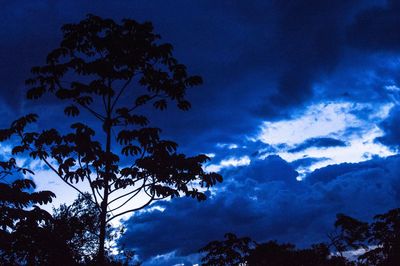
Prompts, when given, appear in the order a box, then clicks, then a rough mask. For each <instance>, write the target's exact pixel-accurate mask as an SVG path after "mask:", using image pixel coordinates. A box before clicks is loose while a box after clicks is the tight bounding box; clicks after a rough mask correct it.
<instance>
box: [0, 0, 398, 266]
mask: <svg viewBox="0 0 400 266" xmlns="http://www.w3.org/2000/svg"><path fill="white" fill-rule="evenodd" d="M0 12H1V16H0V23H1V29H0V39H1V41H0V49H1V53H0V68H1V69H0V81H1V83H0V88H1V90H0V93H1V99H0V100H1V108H0V117H1V119H0V126H1V127H6V126H7V125H8V124H9V123H10V122H11V121H12V120H14V118H15V117H17V116H20V115H23V114H25V113H28V112H39V111H40V112H41V116H40V122H39V123H40V125H44V126H45V125H54V124H56V125H57V126H58V127H60V128H62V127H63V126H64V124H63V123H62V121H63V120H62V119H61V120H60V117H62V111H61V112H59V110H62V109H60V108H61V107H59V106H57V104H51V105H49V104H48V103H46V101H38V102H31V101H27V100H25V93H26V87H25V85H24V80H25V79H27V78H28V77H29V75H30V74H29V71H30V68H31V67H32V66H35V65H40V64H43V63H44V60H45V58H46V55H47V53H48V52H49V51H51V50H52V49H53V48H55V47H57V46H58V44H59V42H60V40H61V37H62V36H61V31H60V27H61V26H62V25H63V24H65V23H73V22H79V21H80V20H82V19H83V18H85V16H86V14H88V13H91V14H95V15H98V16H101V17H106V18H112V19H114V20H116V21H120V20H121V19H123V18H131V19H135V20H137V21H139V22H144V21H151V22H152V23H153V25H154V28H155V32H156V33H159V34H160V35H161V37H162V39H161V40H162V41H163V42H169V43H171V44H172V45H173V46H174V56H175V57H176V58H178V59H179V61H180V62H182V63H184V64H185V65H186V66H187V67H188V71H189V73H191V74H198V75H200V76H202V77H203V79H204V84H203V85H202V86H199V87H195V88H193V89H191V90H190V91H189V92H188V99H189V100H190V101H191V103H192V109H191V110H189V111H187V112H182V111H179V110H177V109H174V108H171V109H168V110H167V111H164V112H160V111H154V112H152V115H151V117H150V119H151V123H152V124H154V125H156V126H158V127H160V128H162V129H163V131H162V134H163V136H165V137H166V138H169V139H173V140H174V141H176V142H177V143H179V151H181V152H184V153H186V154H191V155H194V154H198V153H204V154H207V155H208V156H209V157H211V158H212V160H211V161H210V162H209V163H208V164H206V165H205V166H204V167H205V169H207V170H209V171H215V172H218V173H220V174H221V175H222V176H223V177H224V181H223V182H222V183H221V184H218V185H217V186H215V187H213V188H212V189H211V190H210V191H209V192H208V194H209V198H208V199H207V200H206V201H204V202H200V203H199V202H197V201H195V200H193V199H190V198H178V199H174V200H169V201H162V202H157V204H153V205H151V206H150V208H148V209H146V210H144V211H141V212H137V213H135V214H134V215H133V216H132V217H130V218H129V217H125V220H122V221H121V222H122V223H123V224H124V225H125V226H126V228H127V233H126V234H125V236H124V237H123V239H122V240H121V243H122V242H123V243H124V244H125V245H126V246H127V247H130V248H134V249H135V250H136V251H137V253H138V255H139V256H140V258H141V259H142V260H143V261H144V262H145V263H144V264H143V265H145V266H156V265H175V264H177V265H193V264H195V263H197V262H198V255H197V251H198V249H199V248H201V247H203V246H204V245H205V244H207V243H208V242H210V241H212V240H216V239H222V238H223V235H224V234H225V233H227V232H233V233H235V234H237V235H238V236H249V237H251V238H252V239H254V240H256V241H267V240H271V239H276V240H278V241H290V242H293V243H295V244H296V245H298V246H300V247H306V246H308V245H310V244H313V243H317V242H322V241H327V238H326V235H327V233H329V232H331V231H332V230H333V228H334V227H333V223H334V221H335V216H336V214H337V213H345V214H347V215H350V216H354V217H357V218H359V219H363V220H368V219H370V218H371V217H373V215H375V214H378V213H383V212H385V211H387V210H389V209H391V208H395V207H398V206H399V201H400V156H399V154H398V148H399V144H400V128H399V127H398V125H399V124H400V107H399V103H400V1H399V0H389V1H378V0H371V1H369V0H363V1H361V0H360V1H352V0H336V1H321V0H308V1H307V0H297V1H289V0H287V1H278V0H277V1H261V0H260V1H211V0H203V1H200V0H199V1H184V0H182V1H179V0H174V1H161V0H160V1H145V0H143V1H52V0H48V1H39V0H38V1H2V8H1V11H0ZM44 110H46V111H45V112H43V111H44ZM60 121H61V122H60ZM0 153H1V155H2V156H8V155H9V153H10V148H9V147H7V146H5V145H3V146H1V151H0ZM18 160H19V162H20V163H22V164H26V165H29V166H30V167H33V168H34V170H35V172H36V173H37V174H36V175H35V177H34V180H35V182H36V183H37V184H38V189H49V190H52V191H54V192H55V193H56V195H57V199H56V201H55V202H53V204H54V206H57V205H58V204H60V203H63V202H71V201H72V200H73V199H74V198H76V194H74V192H73V191H71V190H68V189H67V188H66V187H64V185H62V183H61V182H60V181H59V180H57V177H55V176H53V175H52V174H51V173H50V171H48V170H47V169H46V168H45V167H43V166H42V165H39V164H35V163H34V162H31V161H29V159H28V158H23V157H21V158H18ZM49 208H51V206H50V207H49Z"/></svg>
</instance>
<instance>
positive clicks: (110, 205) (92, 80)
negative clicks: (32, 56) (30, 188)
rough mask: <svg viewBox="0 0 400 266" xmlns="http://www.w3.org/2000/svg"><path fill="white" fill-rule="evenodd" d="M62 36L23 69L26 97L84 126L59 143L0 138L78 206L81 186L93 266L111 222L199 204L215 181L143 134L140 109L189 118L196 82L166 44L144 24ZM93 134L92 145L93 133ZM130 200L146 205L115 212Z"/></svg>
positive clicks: (193, 160) (72, 30) (196, 162)
mask: <svg viewBox="0 0 400 266" xmlns="http://www.w3.org/2000/svg"><path fill="white" fill-rule="evenodd" d="M62 32H63V40H62V41H61V44H60V47H59V48H57V49H55V50H53V51H52V52H50V53H49V55H48V56H47V60H46V64H45V65H43V66H39V67H34V68H32V73H33V77H32V78H31V79H28V80H27V81H26V84H27V85H28V86H29V90H28V92H27V97H28V98H29V99H32V100H33V99H39V98H40V97H42V96H43V95H45V94H51V95H53V96H55V98H56V99H57V100H59V101H60V102H62V103H64V104H65V109H64V112H65V115H66V116H71V117H75V116H78V115H79V114H80V113H81V111H82V110H84V111H86V112H87V113H88V114H90V115H92V118H91V119H87V116H86V119H85V117H83V118H81V121H80V122H77V123H73V124H72V125H71V128H72V132H70V133H67V134H62V133H61V132H59V131H58V130H57V129H55V128H53V129H47V130H43V131H42V132H35V131H33V132H28V131H27V130H26V129H25V127H23V128H22V129H23V130H20V128H15V127H13V125H12V126H11V128H10V129H9V131H8V135H7V136H6V137H7V138H10V137H11V136H12V135H17V136H19V137H20V139H21V144H20V145H18V146H16V147H14V149H13V152H14V153H15V154H16V153H23V152H28V153H29V155H30V156H31V157H32V158H33V159H40V160H42V161H43V162H44V163H45V164H46V165H47V166H48V167H49V168H50V169H51V170H53V172H54V173H55V174H56V175H58V177H59V178H61V180H63V181H64V182H65V183H66V184H67V185H69V186H70V187H72V188H73V189H75V190H76V191H78V192H79V193H80V194H81V195H82V196H83V197H86V196H85V193H84V191H82V189H80V188H79V187H78V186H77V183H82V182H86V184H88V187H89V189H90V192H91V195H92V199H91V200H92V201H93V203H94V204H95V206H96V208H97V209H98V211H99V222H100V224H99V247H98V256H97V257H98V263H99V264H102V263H104V261H105V255H104V247H105V246H104V244H105V240H106V228H107V224H109V223H110V222H111V221H112V220H113V219H115V218H117V217H119V216H121V215H123V214H125V213H129V212H133V211H137V210H140V209H142V208H144V207H146V206H148V205H149V204H151V203H152V202H154V201H155V200H161V199H165V198H168V197H171V198H173V197H179V196H183V195H186V196H190V197H193V198H195V199H197V200H205V198H206V197H205V194H204V193H203V190H204V189H202V188H205V189H207V188H209V187H211V186H213V185H215V184H216V183H218V182H221V181H222V177H221V176H220V175H218V174H216V173H206V172H204V170H203V168H202V164H203V163H205V162H206V161H207V160H209V158H208V157H207V156H205V155H197V156H193V157H188V156H186V155H184V154H179V153H177V144H176V143H175V142H172V141H167V140H162V139H161V138H160V129H159V128H155V127H150V126H149V125H150V121H149V117H148V115H147V116H146V112H145V110H146V108H147V109H148V107H150V106H153V107H154V108H155V109H159V110H164V109H166V108H167V106H168V105H169V104H171V103H174V104H176V105H177V107H178V108H180V109H181V110H188V109H189V108H190V103H189V102H188V101H187V100H186V98H185V94H186V90H187V89H188V88H190V87H193V86H196V85H200V84H201V83H202V80H201V78H200V77H199V76H189V75H188V74H187V72H186V67H185V66H184V65H182V64H179V63H178V61H177V60H176V59H175V58H174V57H173V56H172V46H171V45H170V44H165V43H164V44H162V43H160V42H159V39H160V36H159V35H157V34H155V33H153V27H152V25H151V23H138V22H136V21H134V20H129V19H126V20H123V21H122V23H120V24H118V23H116V22H114V21H113V20H111V19H102V18H100V17H97V16H94V15H88V16H87V18H86V19H84V20H82V21H81V22H79V23H77V24H67V25H65V26H63V28H62ZM145 106H147V107H146V108H142V110H141V107H145ZM26 117H29V118H30V119H33V120H36V118H37V116H36V115H33V114H30V115H28V116H26ZM81 117H82V116H81ZM63 123H64V122H63ZM89 124H90V125H91V126H89ZM99 128H101V131H102V134H100V136H99V135H96V134H95V133H96V129H99ZM114 133H115V135H116V138H115V137H114ZM124 157H125V158H124ZM138 197H141V198H143V197H147V200H146V202H142V203H141V204H140V205H139V206H135V207H133V208H131V209H124V207H125V208H126V206H127V205H126V204H127V203H128V202H131V201H132V200H134V199H136V198H138ZM136 203H138V201H136Z"/></svg>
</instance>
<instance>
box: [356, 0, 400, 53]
mask: <svg viewBox="0 0 400 266" xmlns="http://www.w3.org/2000/svg"><path fill="white" fill-rule="evenodd" d="M386 3H387V4H386V5H384V6H374V7H371V8H368V9H366V10H363V11H362V12H360V13H359V14H358V15H357V16H356V19H355V21H354V22H353V23H352V25H350V27H349V29H348V41H349V43H350V44H351V45H353V46H354V47H357V48H360V49H366V50H372V51H375V52H382V51H383V52H399V51H400V36H399V31H398V29H399V27H400V16H399V12H400V3H399V1H398V0H389V1H386Z"/></svg>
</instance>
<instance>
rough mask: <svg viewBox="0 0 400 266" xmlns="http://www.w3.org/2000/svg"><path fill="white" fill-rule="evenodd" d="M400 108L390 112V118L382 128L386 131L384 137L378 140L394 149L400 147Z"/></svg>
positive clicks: (382, 124) (384, 122)
mask: <svg viewBox="0 0 400 266" xmlns="http://www.w3.org/2000/svg"><path fill="white" fill-rule="evenodd" d="M399 125H400V108H399V107H395V108H393V109H392V110H391V111H390V114H389V116H388V118H387V119H386V120H385V121H383V122H382V123H381V125H380V127H381V128H382V129H383V131H384V135H383V136H382V137H378V138H377V139H376V140H377V141H379V142H381V143H382V144H385V145H388V146H391V147H393V148H399V147H400V127H399Z"/></svg>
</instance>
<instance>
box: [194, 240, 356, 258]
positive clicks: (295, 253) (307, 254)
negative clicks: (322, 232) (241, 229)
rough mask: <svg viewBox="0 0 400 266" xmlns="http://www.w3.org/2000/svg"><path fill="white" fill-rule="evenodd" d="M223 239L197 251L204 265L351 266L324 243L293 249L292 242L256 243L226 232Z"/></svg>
mask: <svg viewBox="0 0 400 266" xmlns="http://www.w3.org/2000/svg"><path fill="white" fill-rule="evenodd" d="M225 238H226V239H225V240H223V241H212V242H210V243H209V244H207V245H206V246H205V247H203V248H202V249H200V251H199V252H201V253H203V255H204V256H203V258H202V259H201V261H202V265H204V266H227V265H229V266H241V265H243V266H244V265H248V266H352V265H353V264H352V263H351V262H349V261H347V260H346V259H345V258H342V257H337V256H332V255H331V252H330V250H329V247H328V246H327V245H325V244H317V245H313V246H312V247H311V248H307V249H296V247H295V245H293V244H290V243H288V244H279V243H277V242H276V241H269V242H266V243H261V244H258V243H256V242H254V241H252V240H251V239H250V238H248V237H243V238H238V237H236V235H235V234H232V233H229V234H226V235H225Z"/></svg>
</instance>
